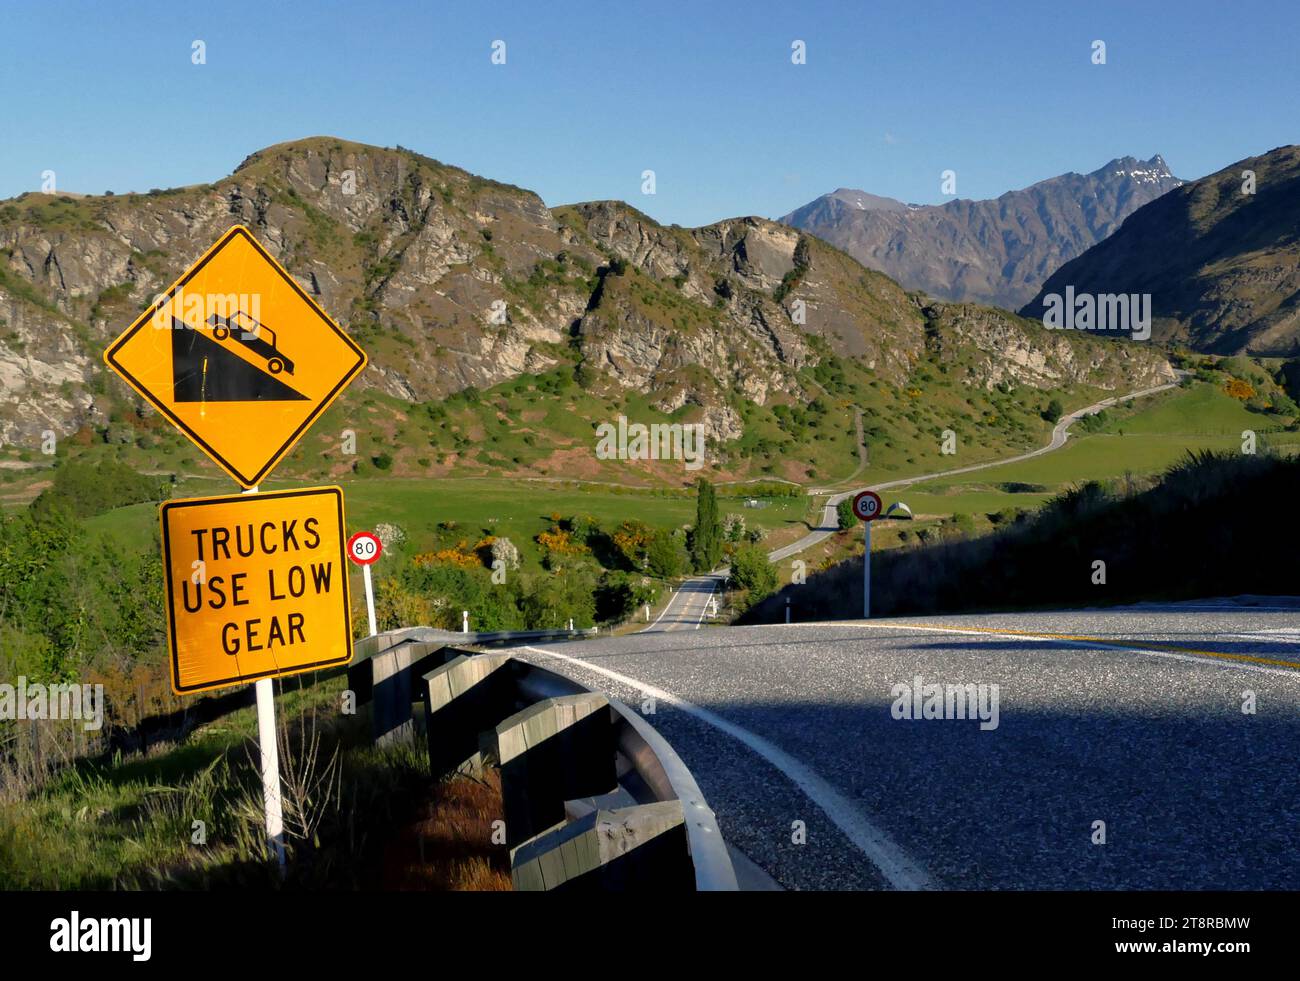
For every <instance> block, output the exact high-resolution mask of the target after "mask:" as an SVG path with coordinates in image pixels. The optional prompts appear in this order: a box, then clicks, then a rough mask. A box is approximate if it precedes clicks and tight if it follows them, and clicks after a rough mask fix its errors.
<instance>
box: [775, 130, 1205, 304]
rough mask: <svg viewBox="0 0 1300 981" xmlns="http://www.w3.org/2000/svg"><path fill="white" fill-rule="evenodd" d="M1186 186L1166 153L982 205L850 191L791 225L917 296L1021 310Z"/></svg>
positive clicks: (800, 214)
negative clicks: (1070, 266) (1074, 263)
mask: <svg viewBox="0 0 1300 981" xmlns="http://www.w3.org/2000/svg"><path fill="white" fill-rule="evenodd" d="M1182 183H1183V182H1182V181H1181V180H1179V179H1178V178H1177V177H1175V176H1174V175H1173V174H1172V173H1171V172H1170V170H1169V167H1168V166H1167V165H1166V164H1165V161H1164V159H1163V158H1162V157H1160V156H1159V155H1156V156H1154V157H1152V158H1151V159H1150V160H1145V161H1143V160H1137V159H1135V158H1133V157H1120V158H1118V159H1115V160H1112V161H1110V163H1108V164H1106V165H1105V166H1103V167H1100V168H1098V169H1097V170H1094V171H1093V172H1092V173H1090V174H1075V173H1069V174H1063V175H1062V176H1060V177H1053V178H1051V179H1050V180H1045V181H1040V182H1039V183H1037V184H1034V185H1033V186H1031V187H1027V188H1024V189H1022V190H1016V191H1008V192H1007V193H1006V194H1003V195H1001V196H1000V197H998V198H994V199H989V200H980V201H969V200H962V199H958V200H955V201H949V202H947V203H945V204H939V205H913V204H904V203H903V202H901V201H896V200H894V199H893V198H886V197H879V196H876V195H873V194H868V193H866V192H865V191H857V190H852V189H848V188H840V189H839V190H836V191H833V192H832V193H830V194H824V195H822V196H821V197H819V198H817V199H816V200H814V201H811V202H809V203H808V204H805V205H804V206H803V207H801V208H796V209H795V210H794V211H792V212H790V213H789V214H788V215H786V216H784V217H783V218H781V221H782V222H784V223H785V224H787V225H790V226H792V227H794V228H798V229H801V230H803V231H806V232H809V233H811V234H813V235H816V236H818V237H819V238H822V239H825V240H826V241H827V242H830V243H831V244H832V245H836V246H838V247H839V248H841V249H843V250H844V251H845V252H847V253H848V254H849V255H851V256H853V258H855V259H857V260H858V261H859V262H861V263H862V264H863V265H864V266H867V267H868V268H870V269H877V270H879V271H880V272H883V273H885V274H886V275H887V276H890V277H891V278H893V279H895V280H897V281H898V282H899V283H901V284H903V285H904V286H905V287H907V288H909V289H917V290H923V291H924V292H925V293H927V294H929V295H930V296H933V297H937V298H939V299H944V300H952V301H969V302H975V303H988V304H993V305H995V306H1001V307H1006V308H1007V309H1011V310H1014V309H1017V308H1019V307H1021V306H1023V305H1024V304H1025V303H1026V302H1027V301H1028V300H1029V299H1030V298H1031V297H1033V296H1034V295H1035V294H1036V293H1037V292H1038V290H1039V287H1041V286H1042V284H1043V282H1044V281H1045V280H1046V279H1047V277H1048V276H1049V275H1051V274H1052V273H1053V272H1055V271H1056V269H1057V268H1058V267H1059V266H1060V265H1061V264H1062V263H1064V262H1066V261H1068V260H1070V259H1073V258H1074V257H1075V256H1077V255H1079V254H1080V253H1082V252H1083V251H1085V250H1086V249H1088V248H1090V247H1091V246H1093V245H1095V244H1097V243H1098V242H1100V241H1102V240H1103V239H1105V238H1106V237H1107V236H1109V235H1111V234H1112V233H1113V232H1114V231H1115V230H1116V229H1117V228H1119V226H1120V225H1121V223H1122V222H1123V221H1124V219H1125V218H1127V217H1128V216H1129V215H1131V214H1132V213H1133V212H1134V211H1136V210H1137V209H1138V208H1140V207H1142V206H1143V205H1145V204H1148V203H1150V202H1151V201H1154V200H1156V199H1157V198H1159V197H1160V196H1161V195H1163V194H1165V193H1166V192H1167V191H1170V190H1172V189H1173V188H1176V187H1178V186H1180V185H1181V184H1182Z"/></svg>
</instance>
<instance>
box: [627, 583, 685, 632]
mask: <svg viewBox="0 0 1300 981" xmlns="http://www.w3.org/2000/svg"><path fill="white" fill-rule="evenodd" d="M686 582H690V580H689V579H688V580H686ZM686 582H683V583H682V585H683V586H685V585H686ZM680 593H681V590H680V589H675V590H673V592H672V595H670V596H669V597H668V602H667V603H665V604H664V608H663V609H662V610H660V611H659V615H658V616H657V617H655V622H654V623H652V624H650V626H648V627H644V628H643V629H641V630H638V631H637V633H639V634H648V633H649V632H650V631H652V630H654V628H655V627H657V626H659V621H660V620H662V619H663V618H664V614H665V613H667V612H668V611H669V610H671V609H672V608H673V604H674V603H676V602H677V597H678V596H679V595H680Z"/></svg>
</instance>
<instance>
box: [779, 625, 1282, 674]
mask: <svg viewBox="0 0 1300 981" xmlns="http://www.w3.org/2000/svg"><path fill="white" fill-rule="evenodd" d="M772 626H782V627H784V626H791V627H795V626H802V627H814V626H822V627H871V628H882V629H885V630H924V631H929V632H930V633H935V634H964V635H965V636H967V637H1000V638H1002V639H1003V640H1037V641H1042V642H1044V643H1048V644H1056V645H1057V646H1059V647H1069V648H1073V649H1075V650H1078V649H1083V650H1100V651H1124V652H1125V653H1128V654H1149V655H1150V656H1152V657H1167V658H1169V659H1170V660H1173V661H1187V662H1189V663H1191V664H1199V665H1201V666H1203V667H1205V666H1209V667H1212V668H1236V669H1237V670H1238V671H1254V672H1255V673H1256V674H1280V675H1284V676H1285V677H1288V678H1300V671H1292V670H1291V669H1290V668H1270V667H1265V666H1264V665H1262V664H1242V663H1241V662H1240V661H1232V660H1228V659H1226V658H1217V657H1210V656H1209V655H1205V656H1200V655H1196V654H1179V653H1178V652H1177V651H1158V650H1152V649H1151V648H1149V647H1137V646H1130V645H1125V644H1105V643H1101V642H1096V641H1090V640H1066V639H1065V638H1062V637H1049V636H1047V635H1045V634H1032V633H1022V634H1004V633H1000V632H998V631H996V630H983V629H981V630H963V629H961V628H960V627H927V626H919V625H917V624H914V623H871V624H868V623H866V622H863V621H857V622H855V621H852V620H823V621H819V622H812V623H803V624H794V623H791V624H773V625H772ZM1296 667H1297V668H1300V661H1297V662H1296Z"/></svg>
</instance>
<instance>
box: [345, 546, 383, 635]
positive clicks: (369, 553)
mask: <svg viewBox="0 0 1300 981" xmlns="http://www.w3.org/2000/svg"><path fill="white" fill-rule="evenodd" d="M383 553H384V543H383V542H381V541H380V540H379V536H378V535H376V534H373V533H372V532H369V531H359V532H357V533H356V534H355V535H353V536H352V537H351V538H349V539H348V558H349V559H351V560H352V561H353V562H354V563H356V564H357V565H359V566H361V580H362V582H364V583H365V584H366V615H367V616H369V618H370V636H371V637H373V636H375V634H377V633H379V627H377V626H376V625H375V587H374V584H373V582H372V581H371V578H370V567H371V566H372V565H374V564H375V563H376V562H378V561H379V556H381V555H382V554H383Z"/></svg>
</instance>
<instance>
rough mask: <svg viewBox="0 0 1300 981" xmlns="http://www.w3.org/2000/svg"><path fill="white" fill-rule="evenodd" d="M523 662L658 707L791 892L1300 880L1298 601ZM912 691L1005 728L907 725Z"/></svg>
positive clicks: (538, 649)
mask: <svg viewBox="0 0 1300 981" xmlns="http://www.w3.org/2000/svg"><path fill="white" fill-rule="evenodd" d="M519 653H520V655H521V656H523V657H526V658H529V659H532V660H536V661H538V662H539V663H546V664H547V666H548V667H551V668H553V669H555V670H559V671H561V672H564V673H566V674H570V675H572V676H574V677H576V678H578V679H580V680H582V681H584V682H586V683H588V684H590V685H592V686H593V687H595V688H598V689H600V690H604V691H607V692H609V693H610V694H611V695H612V696H614V697H616V698H620V699H622V700H624V701H626V702H628V703H629V704H641V703H642V702H643V701H644V699H645V698H646V697H647V696H649V697H652V698H654V699H655V714H654V716H653V717H652V718H651V719H650V721H652V722H653V724H654V725H655V726H656V727H657V728H658V729H659V730H660V731H661V732H662V733H663V734H664V735H665V736H666V737H667V738H668V739H669V741H670V742H671V743H672V745H673V747H674V748H675V749H676V750H677V752H678V753H679V754H680V755H681V756H682V757H683V759H684V760H685V761H686V763H687V764H688V765H689V766H690V767H691V769H692V771H693V772H694V773H695V775H696V778H697V779H698V780H699V783H700V786H701V788H702V789H703V791H704V793H705V794H706V796H707V798H708V800H709V803H710V804H711V805H712V806H713V808H714V809H715V810H716V811H717V814H718V818H719V821H720V822H721V825H722V828H723V831H724V833H725V834H726V835H727V836H728V839H729V840H730V841H732V842H733V843H734V844H735V845H737V846H738V847H739V848H740V849H741V850H742V851H744V852H745V853H746V854H747V855H748V856H749V857H750V858H751V859H753V860H754V861H755V862H757V863H758V864H759V865H760V866H761V867H762V868H764V869H766V870H767V871H768V872H769V873H771V874H772V875H773V876H774V877H775V878H776V879H777V880H778V881H779V882H780V883H782V884H783V885H784V886H786V887H788V888H797V889H826V888H838V889H874V888H956V889H989V888H991V889H1017V888H1041V889H1070V888H1092V889H1099V888H1104V889H1118V888H1133V889H1164V888H1170V889H1244V888H1250V889H1259V888H1267V889H1298V888H1300V849H1297V848H1296V847H1295V844H1294V835H1295V829H1296V828H1297V827H1300V823H1298V822H1300V779H1298V778H1297V774H1296V766H1295V747H1296V746H1297V745H1300V609H1294V608H1292V609H1283V608H1279V609H1270V608H1262V609H1250V610H1242V609H1237V608H1226V609H1225V608H1221V607H1220V606H1219V605H1218V604H1214V603H1210V604H1205V605H1192V606H1187V607H1161V608H1155V607H1152V608H1125V609H1121V610H1107V611H1083V612H1066V613H1034V614H999V615H981V616H956V617H937V618H925V619H905V620H873V621H865V622H864V621H858V622H845V623H822V624H792V625H788V626H784V625H783V626H758V627H724V628H716V629H711V630H708V631H700V632H695V631H691V632H689V633H682V632H659V633H650V634H633V635H629V636H624V637H620V638H607V639H598V640H594V641H586V642H577V643H570V644H544V645H540V646H535V647H530V648H522V649H520V651H519ZM918 677H919V678H920V679H921V685H922V686H925V685H928V684H931V683H938V684H941V685H952V686H956V685H967V684H971V685H976V686H978V685H989V686H991V685H997V686H998V688H997V691H998V703H997V705H998V710H997V726H996V728H992V727H991V726H990V725H988V723H991V722H992V713H991V711H988V710H989V709H991V707H992V704H993V703H992V692H993V689H992V688H991V687H989V688H985V689H983V694H984V696H985V701H984V702H983V708H984V709H985V710H986V711H985V716H986V724H985V728H981V723H980V721H979V720H978V719H969V718H968V719H944V718H930V719H920V720H916V721H911V720H906V719H895V718H894V717H893V706H894V703H895V701H896V700H897V699H898V698H900V697H902V695H903V694H904V693H903V692H902V690H901V689H898V688H896V686H898V685H903V684H905V685H908V686H913V687H915V686H916V684H917V682H916V679H917V678H918ZM921 690H922V694H923V695H928V692H926V691H925V689H924V687H922V689H921ZM954 691H955V689H954ZM979 691H980V690H979V689H976V692H977V693H978V692H979ZM905 701H906V699H905ZM900 704H901V703H900ZM908 704H910V701H908ZM1243 705H1246V706H1247V707H1250V708H1253V713H1252V714H1246V713H1244V712H1243ZM975 706H976V709H978V708H979V707H980V703H979V702H978V701H977V702H976V703H975ZM954 707H955V703H954ZM1098 821H1102V822H1105V835H1106V843H1105V844H1094V843H1093V841H1092V837H1093V836H1094V835H1095V834H1097V833H1098V831H1097V829H1099V827H1100V826H1099V825H1096V824H1095V822H1098ZM796 822H802V825H799V824H796ZM801 827H802V829H803V833H804V834H806V843H803V844H798V843H796V841H795V839H796V838H797V837H798V836H799V834H800V828H801Z"/></svg>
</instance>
